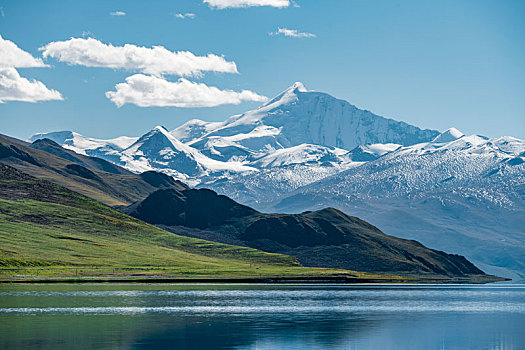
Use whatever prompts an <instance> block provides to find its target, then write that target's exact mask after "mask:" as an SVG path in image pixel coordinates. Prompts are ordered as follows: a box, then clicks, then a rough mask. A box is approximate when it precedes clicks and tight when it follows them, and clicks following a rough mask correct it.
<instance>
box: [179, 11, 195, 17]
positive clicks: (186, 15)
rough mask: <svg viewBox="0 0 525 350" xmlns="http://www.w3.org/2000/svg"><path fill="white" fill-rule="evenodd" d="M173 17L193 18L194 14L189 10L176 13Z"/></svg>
mask: <svg viewBox="0 0 525 350" xmlns="http://www.w3.org/2000/svg"><path fill="white" fill-rule="evenodd" d="M175 17H177V18H180V19H185V18H190V19H193V18H195V14H194V13H191V12H188V13H176V14H175Z"/></svg>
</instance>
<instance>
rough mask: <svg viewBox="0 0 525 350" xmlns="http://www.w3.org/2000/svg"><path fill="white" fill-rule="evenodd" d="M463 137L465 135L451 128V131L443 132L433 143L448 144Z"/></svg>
mask: <svg viewBox="0 0 525 350" xmlns="http://www.w3.org/2000/svg"><path fill="white" fill-rule="evenodd" d="M463 136H465V134H463V133H462V132H461V131H459V130H458V129H456V128H450V129H447V130H445V131H443V132H442V133H441V134H439V135H438V136H436V138H435V139H433V140H432V142H433V143H447V142H452V141H455V140H457V139H459V138H461V137H463Z"/></svg>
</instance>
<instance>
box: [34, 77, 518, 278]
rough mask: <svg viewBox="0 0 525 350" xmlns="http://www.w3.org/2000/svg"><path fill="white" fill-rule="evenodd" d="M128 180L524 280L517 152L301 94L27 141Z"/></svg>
mask: <svg viewBox="0 0 525 350" xmlns="http://www.w3.org/2000/svg"><path fill="white" fill-rule="evenodd" d="M43 138H48V139H51V140H53V141H55V142H57V143H58V144H60V145H62V146H63V147H65V148H68V149H70V150H73V151H75V152H78V153H80V154H84V155H91V156H97V157H100V158H103V159H105V160H108V161H110V162H112V163H114V164H117V165H120V166H123V167H124V168H126V169H128V170H129V171H132V172H142V171H146V170H157V171H161V172H164V173H166V174H169V175H171V176H174V177H175V178H176V179H179V180H182V181H184V182H186V183H188V184H190V185H191V186H197V187H202V188H211V189H214V190H215V191H217V192H218V193H221V194H225V195H228V196H230V197H232V198H233V199H235V200H237V201H239V202H240V203H243V204H246V205H250V206H252V207H255V208H256V209H259V210H262V211H278V212H285V213H300V212H302V211H304V210H312V209H320V208H323V207H326V206H331V207H335V208H338V209H340V210H342V211H344V212H346V213H348V214H351V215H357V216H359V217H362V218H364V219H365V220H367V221H370V222H372V223H374V224H375V225H376V226H378V227H379V228H381V229H382V230H384V231H385V232H388V233H392V234H395V235H397V236H400V237H405V238H410V239H417V240H420V241H421V242H423V243H424V244H427V245H430V246H432V247H435V248H439V249H443V250H446V251H450V252H458V253H461V254H464V255H466V256H467V257H468V258H470V259H472V260H473V261H474V262H475V263H477V264H479V265H480V266H481V267H482V268H484V269H485V270H486V271H489V272H491V273H495V274H499V275H504V276H507V277H511V278H514V279H522V278H524V277H525V263H524V261H525V246H524V245H523V242H524V241H525V229H524V227H525V164H524V163H525V141H523V140H519V139H515V138H512V137H500V138H494V139H489V138H486V137H483V136H478V135H471V136H466V135H463V133H461V132H460V131H458V130H456V129H454V128H451V129H449V130H446V131H444V132H442V133H440V132H438V131H435V130H422V129H420V128H418V127H415V126H412V125H409V124H407V123H404V122H399V121H395V120H392V119H387V118H383V117H380V116H377V115H375V114H373V113H371V112H369V111H365V110H361V109H358V108H357V107H355V106H353V105H351V104H350V103H348V102H346V101H342V100H339V99H336V98H334V97H332V96H330V95H328V94H325V93H321V92H315V91H309V90H307V89H306V88H305V87H304V86H303V85H302V84H301V83H295V84H294V85H293V86H291V87H290V88H288V89H287V90H285V91H284V92H283V93H281V94H279V95H278V96H277V97H275V98H274V99H272V100H270V101H269V102H267V103H265V104H264V105H262V106H261V107H259V108H257V109H256V110H253V111H249V112H246V113H244V114H241V115H236V116H232V117H230V118H228V119H226V120H225V121H224V122H204V121H201V120H191V121H188V122H186V123H185V124H183V125H181V126H180V127H178V128H176V129H175V130H172V131H168V130H166V129H165V128H163V127H161V126H158V127H155V128H154V129H153V130H151V131H149V132H148V133H146V134H145V135H143V136H142V137H140V138H131V137H119V138H116V139H112V140H97V139H92V138H87V137H84V136H82V135H79V134H77V133H74V132H70V131H65V132H53V133H43V134H37V135H34V136H33V137H32V138H31V140H32V141H35V140H38V139H43Z"/></svg>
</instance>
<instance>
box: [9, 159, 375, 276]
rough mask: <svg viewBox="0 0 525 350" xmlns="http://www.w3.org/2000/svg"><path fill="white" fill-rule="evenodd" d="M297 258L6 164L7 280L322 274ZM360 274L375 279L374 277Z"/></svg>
mask: <svg viewBox="0 0 525 350" xmlns="http://www.w3.org/2000/svg"><path fill="white" fill-rule="evenodd" d="M334 273H343V274H348V273H350V272H349V271H344V270H329V269H313V268H304V267H301V266H300V265H299V263H298V262H297V261H296V259H294V258H292V257H289V256H285V255H279V254H270V253H264V252H261V251H258V250H255V249H250V248H243V247H236V246H231V245H226V244H220V243H213V242H208V241H204V240H200V239H195V238H189V237H183V236H178V235H175V234H173V233H169V232H167V231H164V230H161V229H159V228H157V227H155V226H152V225H149V224H146V223H144V222H141V221H139V220H137V219H134V218H132V217H129V216H127V215H125V214H122V213H120V212H118V211H116V210H114V209H112V208H110V207H107V206H105V205H103V204H100V203H98V202H96V201H94V200H91V199H89V198H87V197H84V196H82V195H80V194H78V193H76V192H73V191H70V190H68V189H66V188H64V187H62V186H59V185H56V184H53V183H51V182H48V181H45V180H39V179H36V178H34V177H31V176H29V175H26V174H24V173H22V172H20V171H18V170H16V169H14V168H12V167H9V166H6V165H3V164H0V277H3V278H7V277H9V276H13V275H18V276H20V275H24V274H26V275H33V276H34V275H39V276H40V277H41V276H42V275H47V276H77V275H80V276H86V275H93V276H95V275H104V276H107V275H116V276H123V275H128V276H129V275H162V276H184V277H188V276H190V277H191V276H194V277H204V276H208V277H240V276H246V277H250V276H283V275H323V274H334ZM356 276H362V277H365V278H374V277H377V276H374V275H370V274H360V273H356Z"/></svg>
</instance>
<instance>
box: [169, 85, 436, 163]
mask: <svg viewBox="0 0 525 350" xmlns="http://www.w3.org/2000/svg"><path fill="white" fill-rule="evenodd" d="M175 134H176V135H178V136H179V137H182V138H183V139H184V140H186V141H185V142H187V143H188V144H190V145H191V146H193V147H195V148H197V149H199V150H201V151H202V152H203V153H205V154H207V155H208V156H210V157H213V158H215V159H221V160H229V159H230V158H231V157H244V158H247V159H251V158H250V157H258V156H261V155H264V154H268V153H270V152H272V151H273V150H277V149H282V148H289V147H293V146H299V145H302V144H314V145H323V146H327V147H337V148H342V149H346V150H352V149H354V148H355V147H357V146H359V145H365V144H373V143H396V144H402V145H412V144H415V143H419V142H424V141H430V140H432V139H433V138H434V137H436V136H437V135H438V134H439V132H437V131H433V130H421V129H419V128H418V127H415V126H412V125H409V124H406V123H404V122H398V121H395V120H393V119H387V118H383V117H380V116H377V115H375V114H373V113H371V112H369V111H365V110H361V109H359V108H357V107H355V106H353V105H351V104H350V103H348V102H346V101H343V100H338V99H336V98H334V97H332V96H330V95H328V94H326V93H322V92H316V91H309V90H307V89H306V88H305V87H304V85H303V84H301V83H295V84H294V85H292V86H291V87H290V88H288V89H287V90H285V91H284V92H282V93H281V94H279V95H278V96H277V97H275V98H274V99H272V100H270V101H268V102H267V103H265V104H264V105H262V106H261V107H259V108H257V109H255V110H252V111H249V112H246V113H244V114H241V115H235V116H232V117H230V118H229V119H227V120H226V121H224V122H223V123H211V124H203V123H202V122H198V121H195V120H194V121H192V122H190V123H189V124H186V125H184V126H183V127H181V128H180V129H176V131H175ZM191 138H193V139H191Z"/></svg>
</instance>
